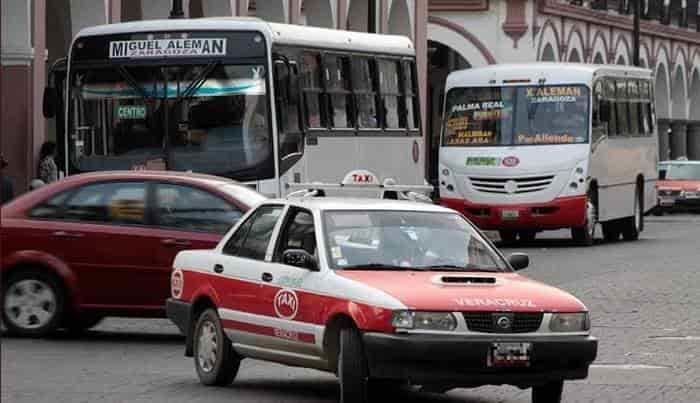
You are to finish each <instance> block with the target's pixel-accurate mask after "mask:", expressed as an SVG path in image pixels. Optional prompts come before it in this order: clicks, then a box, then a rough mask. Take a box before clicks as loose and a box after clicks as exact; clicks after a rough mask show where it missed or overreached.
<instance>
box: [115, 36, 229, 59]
mask: <svg viewBox="0 0 700 403" xmlns="http://www.w3.org/2000/svg"><path fill="white" fill-rule="evenodd" d="M225 55H226V38H173V39H146V40H131V41H112V42H110V43H109V57H110V59H119V58H150V57H182V56H195V57H202V56H204V57H206V56H225Z"/></svg>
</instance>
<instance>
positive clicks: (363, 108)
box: [352, 57, 381, 129]
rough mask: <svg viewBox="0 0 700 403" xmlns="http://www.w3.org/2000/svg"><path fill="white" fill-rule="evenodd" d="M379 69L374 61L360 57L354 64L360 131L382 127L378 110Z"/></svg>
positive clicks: (354, 84) (353, 80)
mask: <svg viewBox="0 0 700 403" xmlns="http://www.w3.org/2000/svg"><path fill="white" fill-rule="evenodd" d="M377 81H378V80H377V68H376V63H375V61H374V60H373V59H371V58H368V57H358V58H356V59H354V60H353V63H352V82H353V86H354V90H355V102H356V105H357V126H358V127H359V128H360V129H376V128H379V127H380V123H381V122H380V117H379V112H378V110H379V108H377V97H376V95H377Z"/></svg>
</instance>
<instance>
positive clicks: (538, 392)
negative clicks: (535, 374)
mask: <svg viewBox="0 0 700 403" xmlns="http://www.w3.org/2000/svg"><path fill="white" fill-rule="evenodd" d="M563 391H564V381H554V382H549V383H546V384H544V385H541V386H534V387H533V388H532V403H560V402H561V395H562V392H563Z"/></svg>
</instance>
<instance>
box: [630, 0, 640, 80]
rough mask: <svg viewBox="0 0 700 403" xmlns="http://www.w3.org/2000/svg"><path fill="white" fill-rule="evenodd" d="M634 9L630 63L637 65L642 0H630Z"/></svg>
mask: <svg viewBox="0 0 700 403" xmlns="http://www.w3.org/2000/svg"><path fill="white" fill-rule="evenodd" d="M632 2H633V3H634V4H632V7H633V11H634V24H633V26H632V52H633V53H632V64H634V65H635V66H637V67H639V66H640V62H639V36H640V32H639V17H640V14H641V12H642V7H641V2H642V0H632Z"/></svg>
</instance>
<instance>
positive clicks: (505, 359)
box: [486, 342, 532, 367]
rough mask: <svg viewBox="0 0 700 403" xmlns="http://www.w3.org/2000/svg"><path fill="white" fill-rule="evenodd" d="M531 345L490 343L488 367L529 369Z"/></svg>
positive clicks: (487, 358)
mask: <svg viewBox="0 0 700 403" xmlns="http://www.w3.org/2000/svg"><path fill="white" fill-rule="evenodd" d="M531 353H532V343H501V342H498V343H491V348H490V349H489V353H488V356H487V357H486V365H487V366H488V367H529V366H530V354H531Z"/></svg>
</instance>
